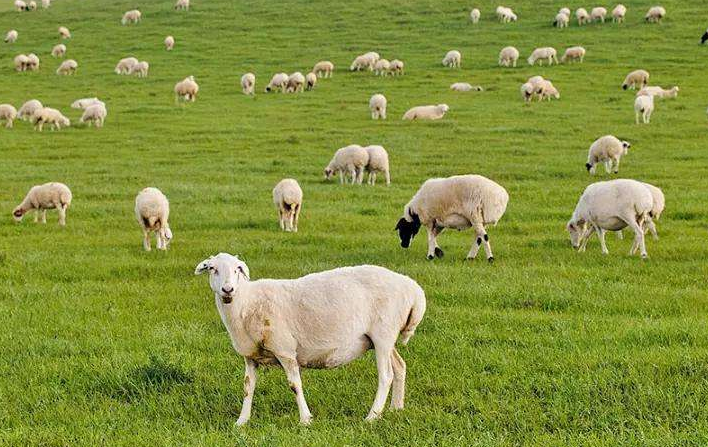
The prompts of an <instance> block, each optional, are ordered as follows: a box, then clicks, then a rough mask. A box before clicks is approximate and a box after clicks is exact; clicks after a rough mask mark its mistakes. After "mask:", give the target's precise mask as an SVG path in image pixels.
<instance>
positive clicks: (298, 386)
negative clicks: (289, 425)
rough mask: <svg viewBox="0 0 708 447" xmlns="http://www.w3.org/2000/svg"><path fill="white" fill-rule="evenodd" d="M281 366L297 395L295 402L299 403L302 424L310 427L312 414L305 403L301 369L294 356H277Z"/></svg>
mask: <svg viewBox="0 0 708 447" xmlns="http://www.w3.org/2000/svg"><path fill="white" fill-rule="evenodd" d="M276 357H277V358H278V361H279V362H280V365H281V366H282V367H283V369H284V370H285V375H286V376H287V377H288V383H289V384H290V389H291V390H292V391H293V393H295V401H296V402H297V409H298V411H299V412H300V423H301V424H303V425H310V421H312V413H310V409H309V408H308V407H307V402H306V401H305V394H304V393H303V391H302V380H301V379H300V367H299V366H298V364H297V360H295V358H294V356H293V357H292V358H291V357H281V356H279V355H276Z"/></svg>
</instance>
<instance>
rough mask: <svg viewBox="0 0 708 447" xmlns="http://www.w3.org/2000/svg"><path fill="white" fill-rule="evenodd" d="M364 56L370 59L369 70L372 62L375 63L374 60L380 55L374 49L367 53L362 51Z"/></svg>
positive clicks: (372, 66)
mask: <svg viewBox="0 0 708 447" xmlns="http://www.w3.org/2000/svg"><path fill="white" fill-rule="evenodd" d="M364 56H366V57H368V58H369V60H370V61H371V64H370V65H369V71H371V70H373V69H374V64H376V61H378V60H379V59H381V56H380V55H379V53H377V52H376V51H369V52H368V53H364Z"/></svg>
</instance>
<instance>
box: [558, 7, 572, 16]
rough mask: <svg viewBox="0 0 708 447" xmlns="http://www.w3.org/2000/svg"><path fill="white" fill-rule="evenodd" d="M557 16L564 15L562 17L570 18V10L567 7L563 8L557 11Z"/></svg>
mask: <svg viewBox="0 0 708 447" xmlns="http://www.w3.org/2000/svg"><path fill="white" fill-rule="evenodd" d="M558 14H564V15H566V16H568V17H570V8H568V7H563V8H561V9H559V10H558Z"/></svg>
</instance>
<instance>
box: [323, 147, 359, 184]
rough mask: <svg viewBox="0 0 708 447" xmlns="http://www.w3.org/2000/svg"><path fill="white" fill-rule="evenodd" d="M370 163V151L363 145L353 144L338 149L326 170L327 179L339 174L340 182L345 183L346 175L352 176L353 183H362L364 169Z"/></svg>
mask: <svg viewBox="0 0 708 447" xmlns="http://www.w3.org/2000/svg"><path fill="white" fill-rule="evenodd" d="M368 164H369V153H368V152H366V149H364V148H363V147H361V146H359V145H356V144H352V145H349V146H346V147H343V148H340V149H338V150H337V152H335V153H334V157H332V160H331V161H330V162H329V164H328V165H327V167H326V168H325V170H324V174H325V179H326V180H329V179H331V178H332V176H333V175H335V174H339V183H341V184H344V183H345V181H346V178H345V177H346V175H347V174H349V176H350V177H351V179H352V181H351V183H352V185H353V184H355V183H357V184H359V185H361V183H362V181H363V180H364V170H365V168H366V165H368Z"/></svg>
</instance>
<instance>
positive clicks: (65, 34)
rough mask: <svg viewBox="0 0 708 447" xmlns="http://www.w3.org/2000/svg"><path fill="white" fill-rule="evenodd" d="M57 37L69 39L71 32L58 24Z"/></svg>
mask: <svg viewBox="0 0 708 447" xmlns="http://www.w3.org/2000/svg"><path fill="white" fill-rule="evenodd" d="M58 31H59V37H61V38H62V39H70V38H71V33H70V32H69V28H67V27H65V26H60V27H59V30H58Z"/></svg>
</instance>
